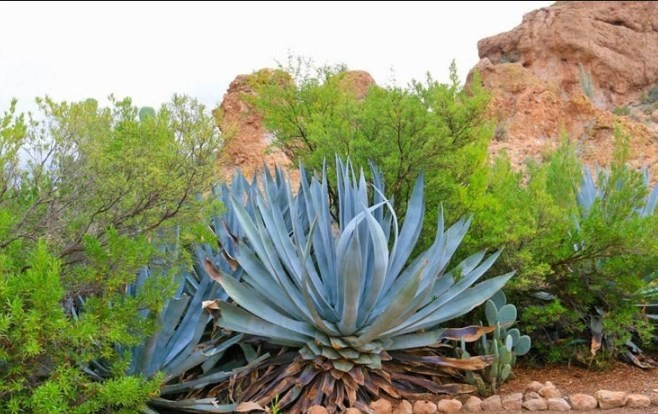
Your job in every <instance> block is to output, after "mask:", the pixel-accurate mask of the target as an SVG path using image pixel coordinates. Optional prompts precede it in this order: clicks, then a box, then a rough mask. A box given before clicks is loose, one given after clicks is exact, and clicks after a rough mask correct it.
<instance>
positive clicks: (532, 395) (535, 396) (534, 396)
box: [523, 391, 541, 401]
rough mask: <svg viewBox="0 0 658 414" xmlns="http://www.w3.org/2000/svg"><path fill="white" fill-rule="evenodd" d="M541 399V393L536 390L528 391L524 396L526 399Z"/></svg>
mask: <svg viewBox="0 0 658 414" xmlns="http://www.w3.org/2000/svg"><path fill="white" fill-rule="evenodd" d="M539 399H541V395H539V394H537V393H536V392H534V391H528V392H526V393H525V396H524V397H523V400H524V401H529V400H539Z"/></svg>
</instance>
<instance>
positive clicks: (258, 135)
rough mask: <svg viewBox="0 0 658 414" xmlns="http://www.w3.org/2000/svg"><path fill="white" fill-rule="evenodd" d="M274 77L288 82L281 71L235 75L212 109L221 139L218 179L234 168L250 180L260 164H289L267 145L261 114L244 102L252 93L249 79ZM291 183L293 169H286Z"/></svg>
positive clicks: (229, 174) (295, 180) (252, 89)
mask: <svg viewBox="0 0 658 414" xmlns="http://www.w3.org/2000/svg"><path fill="white" fill-rule="evenodd" d="M264 80H274V81H277V82H289V81H290V76H289V75H287V74H285V73H284V72H281V71H276V70H272V69H261V70H260V71H258V72H255V73H253V74H251V75H239V76H237V77H236V78H235V79H234V80H233V82H231V84H230V85H229V88H228V91H226V94H225V95H224V99H223V100H222V103H221V105H220V106H219V108H217V109H215V110H214V111H213V115H214V116H215V122H216V124H217V126H218V127H219V129H220V131H222V136H223V138H224V140H225V143H224V147H223V148H222V153H221V155H220V159H219V163H220V165H221V167H222V168H221V172H222V178H223V179H226V180H230V179H231V177H232V176H233V174H234V173H235V171H236V170H238V169H240V170H242V173H243V174H244V175H245V177H247V179H251V176H252V175H253V174H254V172H256V171H258V170H260V169H261V168H262V167H263V163H264V164H266V165H267V166H268V167H270V168H272V167H274V166H275V165H278V166H280V167H282V168H287V167H290V166H291V163H290V160H289V159H288V157H286V155H285V154H284V153H283V152H281V151H280V150H278V149H276V148H269V144H270V143H271V140H272V136H271V134H270V133H269V132H268V131H267V130H266V129H265V126H264V125H263V116H262V115H261V114H260V113H259V111H258V110H257V109H256V108H254V106H253V105H252V104H250V103H249V102H248V98H247V97H248V96H249V95H254V93H255V92H254V88H253V82H258V81H264ZM289 172H290V173H291V175H292V176H291V178H292V179H293V182H295V183H296V182H297V179H296V171H294V170H293V169H290V171H289Z"/></svg>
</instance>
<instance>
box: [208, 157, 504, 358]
mask: <svg viewBox="0 0 658 414" xmlns="http://www.w3.org/2000/svg"><path fill="white" fill-rule="evenodd" d="M336 169H337V181H338V183H337V185H336V188H337V192H338V200H337V201H338V203H337V204H338V219H337V220H334V219H333V217H332V216H331V214H330V211H329V210H330V209H329V200H330V199H329V194H328V190H327V188H328V184H327V178H326V171H324V170H323V172H322V176H321V178H320V179H318V178H317V177H309V176H308V174H307V173H306V171H305V170H304V169H303V168H301V167H300V178H301V185H300V189H299V193H298V194H297V196H293V195H292V194H291V193H290V192H289V193H288V194H287V195H286V197H285V198H283V197H280V198H279V199H281V200H283V199H285V201H286V206H285V207H280V206H278V205H272V202H271V201H270V200H266V199H263V198H262V197H261V196H260V195H256V196H255V197H253V200H254V201H253V202H252V203H250V204H249V205H248V206H247V207H244V206H243V203H242V201H241V200H240V199H238V198H236V197H231V201H230V204H231V211H233V212H234V213H235V217H236V221H237V223H238V225H239V226H240V227H241V230H240V234H241V235H242V236H243V238H242V239H241V241H240V242H239V243H238V248H237V251H236V252H235V253H234V254H232V255H231V256H232V257H234V258H235V260H236V261H237V263H238V265H239V267H240V268H242V269H244V271H245V272H246V274H245V275H244V277H243V278H242V279H241V281H239V282H238V281H235V280H233V279H228V278H226V277H224V276H221V273H219V272H218V274H219V275H220V276H219V277H218V278H217V280H218V281H219V283H221V284H222V285H223V286H224V288H225V289H226V290H227V292H228V293H229V295H230V296H231V298H232V299H233V300H234V301H235V302H236V303H237V304H238V305H239V306H240V308H238V307H236V306H235V305H231V304H228V303H225V302H223V303H221V304H220V309H221V318H220V319H219V324H220V326H223V327H225V328H228V329H234V330H237V331H239V332H244V333H249V334H253V335H261V336H266V337H269V338H270V339H271V340H272V341H273V342H277V343H286V344H291V345H295V346H296V347H298V348H304V349H305V351H304V352H305V353H308V352H310V354H309V355H312V354H313V353H315V354H317V355H324V356H325V357H327V358H329V359H330V360H335V361H343V362H339V363H337V364H338V365H340V368H344V369H347V368H348V366H351V364H353V363H356V364H360V362H359V361H366V360H368V361H372V358H371V356H367V355H371V354H365V353H364V352H367V351H364V350H365V349H366V348H368V347H370V344H373V343H374V342H378V341H381V343H382V344H384V346H383V348H382V350H384V349H389V347H395V348H394V349H402V348H403V347H409V346H425V345H430V344H433V343H436V342H438V341H440V340H442V338H444V337H442V336H441V332H446V331H442V330H440V329H439V330H436V327H437V326H438V325H440V324H441V323H444V322H446V321H448V320H450V319H453V318H455V317H458V316H461V315H463V314H464V313H466V312H468V311H470V310H472V309H473V308H474V307H476V306H478V305H480V304H482V303H484V302H485V301H486V300H487V299H489V298H490V297H491V296H492V295H493V294H494V293H495V292H497V291H499V290H500V288H502V286H503V285H504V284H505V283H506V282H507V280H509V278H510V277H511V276H512V275H511V274H508V275H504V276H500V277H496V278H492V279H489V280H486V281H484V282H482V283H480V284H477V285H475V283H476V282H477V281H478V279H480V278H481V277H482V276H483V274H484V273H485V272H486V271H487V270H488V269H489V268H490V267H491V265H492V264H493V263H494V262H495V260H496V259H497V257H498V255H499V253H498V252H497V253H494V254H492V255H490V256H488V257H486V253H485V252H484V251H483V252H479V253H477V254H475V255H473V256H470V257H468V258H467V259H465V260H464V261H463V262H462V263H460V264H459V265H458V266H457V267H456V268H455V269H453V271H451V272H448V273H446V268H447V267H448V263H449V261H450V258H451V257H452V255H453V254H454V252H455V251H456V249H457V247H458V246H459V244H460V242H461V240H462V239H463V237H464V235H465V234H466V232H467V230H468V227H469V225H470V218H465V219H462V220H460V221H458V222H457V223H455V224H454V225H453V226H451V227H449V228H448V229H447V230H445V231H444V226H443V214H442V212H441V214H440V216H439V223H438V226H437V227H438V229H437V235H436V239H435V242H434V243H433V245H432V246H431V247H430V248H429V249H428V250H427V251H425V252H422V253H420V254H419V255H418V257H417V258H415V259H414V260H412V261H411V262H409V258H410V257H411V254H412V251H413V249H414V246H415V244H416V242H417V240H418V237H419V235H420V230H421V226H422V222H423V215H424V201H423V200H424V199H423V179H422V177H419V178H418V180H417V181H416V185H415V187H414V190H413V192H412V196H411V199H410V201H409V204H408V208H407V214H406V217H405V219H404V221H403V225H402V228H401V229H398V224H397V223H398V220H397V217H396V216H395V214H394V212H393V209H392V206H391V203H390V202H389V201H388V200H386V198H385V197H384V195H383V183H382V180H381V176H380V175H377V174H376V169H374V167H373V168H372V169H373V175H374V176H375V177H376V178H375V181H376V182H375V189H374V191H373V192H372V195H370V194H369V191H368V187H367V185H366V182H365V178H364V175H363V172H361V173H360V174H359V177H358V179H357V177H356V175H355V173H354V171H353V168H352V166H351V164H350V163H349V161H348V162H347V163H344V162H343V161H342V160H340V159H339V158H337V160H336ZM282 188H286V187H285V186H282ZM286 191H289V188H288V189H287V190H286ZM250 207H251V208H253V212H252V211H251V210H249V208H250ZM284 211H285V212H287V213H284ZM286 214H288V216H285V215H286ZM300 218H303V220H304V223H314V224H313V226H312V227H313V228H314V230H312V231H309V230H310V229H309V227H306V226H304V225H300V224H298V223H297V220H298V219H300ZM288 219H290V220H291V221H290V225H289V226H288V225H287V224H286V225H283V223H287V221H286V220H288ZM389 246H391V249H390V250H389ZM424 329H429V330H430V331H429V332H426V333H422V334H417V332H418V331H420V330H424ZM448 332H449V331H448ZM466 332H470V331H464V334H466ZM477 332H478V331H476V332H475V333H469V334H468V335H469V336H468V338H469V339H476V338H479V337H480V336H481V334H478V333H477ZM479 332H481V331H479ZM314 333H315V334H314ZM453 333H454V331H453ZM323 337H325V338H326V339H323V340H322V341H321V342H319V343H318V345H321V346H316V345H311V342H309V341H313V340H316V341H317V338H323ZM446 338H447V337H446ZM330 344H333V345H330ZM340 344H346V346H348V347H352V348H351V349H361V350H362V351H359V354H358V355H359V356H358V357H356V355H357V354H354V353H353V352H352V351H349V350H347V349H345V350H343V351H342V352H340V353H337V352H336V351H335V350H332V349H334V347H335V346H338V347H339V348H338V349H343V348H340V347H341V346H342V345H340ZM316 348H317V349H316ZM330 350H332V351H331V352H330ZM368 352H369V351H368ZM350 356H352V357H354V358H352V357H350ZM333 357H335V358H333ZM344 358H348V359H347V360H345V359H344ZM344 361H347V362H344ZM349 361H353V362H349ZM335 366H336V365H335ZM340 368H339V369H340Z"/></svg>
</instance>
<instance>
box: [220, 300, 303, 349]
mask: <svg viewBox="0 0 658 414" xmlns="http://www.w3.org/2000/svg"><path fill="white" fill-rule="evenodd" d="M219 308H220V310H221V315H222V316H221V318H220V321H221V325H222V326H224V327H225V328H226V329H231V330H235V331H237V332H244V333H248V334H251V335H256V336H267V337H268V338H270V339H272V341H273V342H276V343H280V344H283V345H292V346H298V347H301V346H303V345H304V344H306V342H307V341H308V340H309V339H311V338H310V337H308V336H305V335H302V334H299V333H297V332H294V331H291V330H289V329H286V328H283V327H281V326H278V325H275V324H273V323H270V322H267V321H265V320H263V319H261V318H259V317H257V316H254V315H252V314H250V313H249V312H247V311H245V310H243V309H240V308H238V307H237V306H235V305H233V304H230V303H227V302H220V303H219Z"/></svg>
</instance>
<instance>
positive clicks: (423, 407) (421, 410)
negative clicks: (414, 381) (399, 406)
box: [413, 400, 439, 414]
mask: <svg viewBox="0 0 658 414" xmlns="http://www.w3.org/2000/svg"><path fill="white" fill-rule="evenodd" d="M438 409H439V407H437V406H436V404H434V403H433V402H431V401H423V400H419V401H416V402H415V403H414V412H413V414H434V413H436V412H437V410H438Z"/></svg>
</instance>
